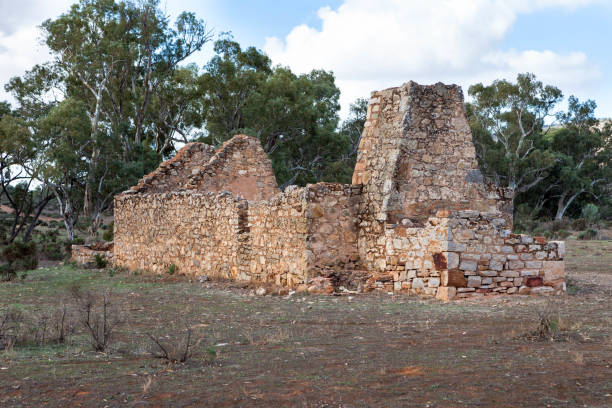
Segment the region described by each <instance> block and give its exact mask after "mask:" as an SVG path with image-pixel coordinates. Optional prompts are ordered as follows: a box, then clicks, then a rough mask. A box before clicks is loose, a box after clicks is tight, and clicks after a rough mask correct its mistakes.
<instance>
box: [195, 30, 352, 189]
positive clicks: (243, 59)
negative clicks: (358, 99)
mask: <svg viewBox="0 0 612 408" xmlns="http://www.w3.org/2000/svg"><path fill="white" fill-rule="evenodd" d="M215 53H216V55H215V56H214V57H213V58H212V59H211V60H210V62H209V63H208V64H207V65H206V66H205V72H204V73H203V74H202V76H201V78H200V83H201V86H202V94H203V97H204V111H205V112H206V118H205V119H206V129H207V131H208V134H207V136H206V138H204V139H203V140H205V141H207V142H209V143H211V144H213V145H218V144H220V143H222V142H223V141H225V140H227V139H229V138H231V137H232V136H233V135H235V134H239V133H245V134H247V135H251V136H254V137H256V138H258V139H259V140H260V141H261V144H262V147H263V148H264V150H265V151H266V153H268V155H270V158H271V160H272V165H273V167H274V171H275V173H276V178H277V180H278V182H279V184H281V185H282V186H286V185H289V184H301V185H304V184H306V183H311V182H316V181H321V180H328V181H335V180H338V178H340V179H341V180H344V181H346V180H347V177H346V174H345V173H346V171H345V168H344V167H346V164H345V161H344V155H345V154H346V152H347V151H348V150H350V149H349V148H348V147H349V144H350V140H349V139H348V137H346V136H345V135H344V134H342V133H339V132H337V127H338V123H339V118H338V110H339V108H340V106H339V104H338V97H339V95H340V91H339V90H338V88H337V87H336V85H335V79H334V76H333V74H332V73H330V72H326V71H322V70H313V71H311V72H310V73H307V74H303V75H296V74H294V73H293V72H291V70H290V69H289V68H286V67H275V68H272V67H271V61H270V59H269V58H268V57H267V56H266V55H265V54H263V53H262V52H261V51H259V50H257V49H256V48H254V47H249V48H247V49H245V50H243V49H242V48H241V47H240V45H239V44H238V43H237V42H235V41H233V39H232V38H231V36H229V35H227V34H225V35H223V36H222V37H221V38H220V39H219V40H218V41H217V42H216V43H215ZM351 172H352V169H351ZM339 175H340V176H339Z"/></svg>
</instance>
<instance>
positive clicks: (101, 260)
mask: <svg viewBox="0 0 612 408" xmlns="http://www.w3.org/2000/svg"><path fill="white" fill-rule="evenodd" d="M94 264H95V266H96V268H98V269H104V268H106V267H107V266H108V259H106V256H104V255H102V254H95V255H94Z"/></svg>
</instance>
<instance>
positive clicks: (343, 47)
mask: <svg viewBox="0 0 612 408" xmlns="http://www.w3.org/2000/svg"><path fill="white" fill-rule="evenodd" d="M72 3H73V0H38V1H37V0H20V1H18V2H16V1H14V0H0V83H2V85H3V86H2V89H1V90H0V100H3V99H9V100H10V95H8V94H7V93H6V92H4V89H3V88H4V84H5V83H6V82H7V81H8V79H9V78H10V77H12V76H16V75H23V73H24V72H25V71H26V70H27V69H29V68H31V67H32V66H33V65H34V64H36V63H41V62H44V61H46V60H49V58H50V56H49V54H48V51H47V50H46V48H45V47H44V46H43V45H41V44H40V32H39V31H38V28H37V26H38V25H40V23H41V22H42V21H43V20H45V19H47V18H53V17H55V16H57V15H59V14H61V13H63V12H66V11H67V10H68V8H69V6H70V4H72ZM161 5H162V7H163V8H164V9H165V10H166V12H167V13H168V14H169V15H170V16H171V17H176V16H177V15H178V14H179V13H180V11H182V10H187V11H193V12H195V13H196V15H197V16H198V17H200V18H202V19H204V20H205V21H206V22H207V24H208V26H209V28H211V29H213V30H214V32H215V34H219V33H221V32H225V31H231V32H232V33H233V35H234V37H235V39H236V40H237V41H238V42H240V44H241V45H243V47H246V46H250V45H253V46H256V47H257V48H259V49H261V50H263V51H264V52H266V53H267V54H268V55H269V56H270V57H271V58H272V61H273V63H274V64H281V65H284V66H289V67H290V68H291V69H292V70H293V71H294V72H296V73H304V72H309V71H310V70H312V69H326V70H331V71H333V72H334V73H335V75H336V83H337V85H338V87H339V88H340V90H341V92H342V94H341V98H340V102H341V104H342V116H345V115H346V113H347V112H348V107H349V105H350V103H351V102H353V101H354V100H355V99H356V98H359V97H368V96H369V94H370V92H372V91H375V90H379V89H384V88H388V87H392V86H398V85H401V84H402V83H404V82H407V81H410V80H413V81H416V82H419V83H423V84H430V83H435V82H444V83H456V84H459V85H461V86H462V87H463V89H464V92H465V93H467V88H468V87H469V85H471V84H474V83H478V82H482V83H485V84H488V83H490V82H492V81H493V80H495V79H501V78H505V79H508V80H513V79H514V78H516V75H517V73H521V72H532V73H534V74H535V75H536V76H537V77H538V79H540V80H542V81H543V82H544V83H545V84H550V85H555V86H557V87H559V88H560V89H561V90H562V91H563V93H564V95H565V96H569V95H575V96H577V97H578V98H580V99H593V100H595V101H596V102H597V104H598V108H597V110H596V115H597V116H598V117H601V118H609V117H612V46H611V45H610V39H612V0H429V1H423V0H377V1H372V0H303V1H299V0H293V1H279V0H276V1H272V0H250V1H247V0H182V1H179V0H162V2H161ZM211 55H212V44H207V45H206V46H205V49H204V50H203V51H202V52H200V53H197V54H196V55H194V56H192V58H191V62H195V63H197V64H198V65H204V64H205V63H206V61H207V60H208V59H209V58H210V56H211Z"/></svg>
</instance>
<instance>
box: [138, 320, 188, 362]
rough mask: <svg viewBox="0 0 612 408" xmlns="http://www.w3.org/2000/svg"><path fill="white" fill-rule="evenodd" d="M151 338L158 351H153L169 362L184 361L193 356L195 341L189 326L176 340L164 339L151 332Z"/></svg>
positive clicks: (155, 354) (158, 356)
mask: <svg viewBox="0 0 612 408" xmlns="http://www.w3.org/2000/svg"><path fill="white" fill-rule="evenodd" d="M149 338H150V339H151V341H152V342H153V343H154V344H155V346H156V348H157V350H158V352H157V353H153V355H154V356H155V357H157V358H161V359H163V360H165V361H166V362H167V363H169V364H173V363H184V362H186V361H187V360H189V359H190V358H191V354H192V350H191V349H192V347H193V346H194V345H195V344H194V342H193V330H192V329H191V328H188V329H187V330H185V331H184V332H183V333H182V334H181V336H180V337H179V338H178V339H176V340H175V341H174V342H168V341H164V340H162V339H161V338H158V337H156V336H153V335H151V334H149Z"/></svg>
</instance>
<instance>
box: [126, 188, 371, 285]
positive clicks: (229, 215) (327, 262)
mask: <svg viewBox="0 0 612 408" xmlns="http://www.w3.org/2000/svg"><path fill="white" fill-rule="evenodd" d="M355 191H356V192H357V194H354V192H355ZM358 192H359V187H353V186H350V185H348V186H343V185H339V184H329V183H320V184H314V185H308V186H306V187H303V188H296V187H293V188H289V189H287V191H285V192H283V193H279V194H277V195H276V196H274V197H273V198H272V199H271V200H268V201H258V202H249V201H247V200H245V199H242V198H240V197H237V196H234V195H232V194H231V193H229V192H222V193H219V194H215V193H210V192H209V193H193V192H189V191H183V192H174V193H156V194H124V195H120V196H117V197H116V199H115V211H116V215H115V231H114V233H115V245H116V248H117V249H115V259H114V262H115V264H117V265H120V266H125V267H128V268H130V269H142V270H148V271H151V272H154V273H163V272H164V271H166V270H167V269H168V267H169V266H170V265H172V264H174V265H176V267H177V268H178V272H180V273H184V274H187V275H195V276H198V275H208V276H214V277H222V278H230V279H234V280H244V281H260V282H271V283H275V284H277V285H282V286H288V287H297V286H299V285H307V284H308V283H309V281H310V280H311V279H312V278H315V277H317V276H329V275H330V273H331V272H330V271H335V270H336V268H339V270H340V272H343V271H346V270H347V269H350V270H352V269H355V266H356V262H357V260H358V251H357V245H356V241H357V211H358V209H359V207H358V201H356V199H357V198H358V197H359V195H358Z"/></svg>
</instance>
